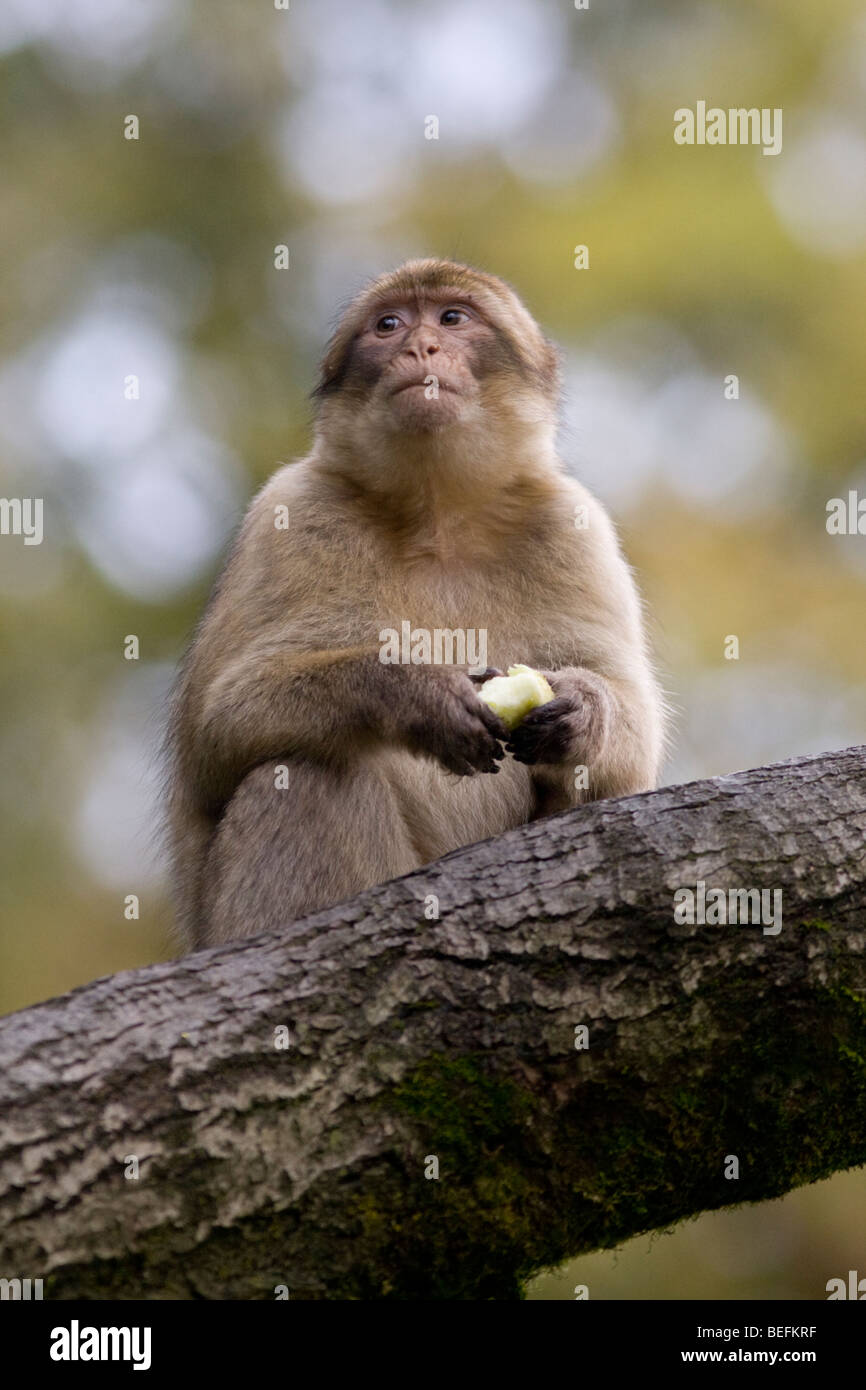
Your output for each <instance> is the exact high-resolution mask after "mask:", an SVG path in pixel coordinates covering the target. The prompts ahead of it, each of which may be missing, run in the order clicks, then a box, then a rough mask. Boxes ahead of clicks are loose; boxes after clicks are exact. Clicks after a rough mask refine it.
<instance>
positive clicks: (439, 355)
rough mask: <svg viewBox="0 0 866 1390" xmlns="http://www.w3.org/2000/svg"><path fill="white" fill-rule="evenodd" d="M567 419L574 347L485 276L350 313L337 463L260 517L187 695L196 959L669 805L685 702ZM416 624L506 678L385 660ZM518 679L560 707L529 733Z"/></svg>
mask: <svg viewBox="0 0 866 1390" xmlns="http://www.w3.org/2000/svg"><path fill="white" fill-rule="evenodd" d="M559 393H560V367H559V357H558V352H557V350H556V348H555V347H554V345H553V344H552V343H551V341H550V340H549V339H548V338H547V337H546V336H545V335H544V334H543V333H542V331H541V329H540V328H539V327H538V325H537V323H536V322H535V319H534V318H533V317H532V315H531V314H530V312H529V311H528V310H527V309H526V307H525V306H524V304H523V303H522V301H521V300H520V299H519V298H518V296H517V294H516V292H515V291H514V290H513V289H512V288H511V287H510V286H509V285H508V284H506V283H505V282H504V281H503V280H500V279H499V278H498V277H496V276H494V275H492V274H489V273H487V272H485V271H480V270H475V269H473V268H470V267H469V266H466V265H463V264H460V263H457V262H452V261H444V260H438V259H432V258H431V259H420V260H412V261H408V262H406V263H405V264H404V265H402V266H400V267H399V268H397V269H396V270H394V271H391V272H388V273H387V274H384V275H382V276H379V277H378V278H377V279H374V280H373V281H372V282H371V283H369V284H368V285H367V287H366V288H365V289H363V290H362V291H361V293H360V294H359V295H358V296H357V297H356V298H355V299H354V300H353V302H352V303H351V304H350V305H349V307H348V308H347V310H346V311H345V313H344V314H343V316H342V318H341V319H340V321H339V323H338V324H337V327H336V330H335V332H334V333H333V336H332V338H331V340H330V342H329V344H328V346H327V348H326V351H325V355H324V358H323V361H322V364H321V371H320V376H319V381H318V385H317V386H316V388H315V390H314V392H313V397H312V399H313V402H314V410H315V419H314V430H313V440H312V446H311V449H310V452H309V454H308V455H307V457H305V458H304V459H302V460H300V461H298V462H294V463H291V464H288V465H285V466H283V467H281V468H280V469H279V470H278V471H277V472H276V473H275V474H274V476H273V477H272V478H271V479H270V481H268V482H267V483H266V484H265V486H264V487H263V488H262V489H261V491H260V492H259V493H258V494H257V496H256V497H255V498H254V499H253V501H252V503H251V505H250V507H249V510H248V512H247V514H246V516H245V518H244V520H243V522H242V524H241V527H240V530H239V532H238V535H237V537H236V539H235V542H234V544H233V546H232V548H231V550H230V553H229V556H228V559H227V561H226V564H225V567H224V569H223V571H222V573H221V575H220V577H219V578H218V580H217V582H216V585H215V588H214V591H213V593H212V595H211V598H210V601H209V603H208V605H207V607H206V609H205V612H204V616H203V618H202V620H201V622H200V624H199V627H198V629H197V631H196V634H195V636H194V638H193V641H192V644H191V647H190V649H189V651H188V653H187V655H186V657H185V659H184V661H183V663H182V665H181V669H180V674H179V677H178V679H177V682H176V686H175V689H174V693H173V698H172V710H171V716H170V732H169V746H170V757H171V771H170V777H169V794H168V828H169V838H170V847H171V859H172V877H173V882H174V886H175V894H176V899H177V909H178V910H177V918H178V925H179V930H180V936H181V940H182V943H183V945H184V947H185V948H186V949H199V948H203V947H207V946H215V945H220V944H222V943H224V942H226V941H230V940H233V939H235V938H239V937H249V936H253V935H255V934H257V933H259V932H263V931H266V930H273V929H276V928H279V927H284V926H286V925H287V924H289V923H291V922H293V921H295V920H297V919H298V918H300V917H303V916H305V915H306V914H308V913H311V912H313V911H316V910H318V909H321V908H325V907H328V906H332V905H333V904H335V903H338V902H341V901H345V900H347V899H350V898H352V897H354V896H355V895H356V894H358V893H360V892H361V891H362V890H364V889H366V888H370V887H372V886H374V885H376V884H379V883H382V882H385V881H387V880H389V879H393V878H397V877H399V876H401V875H403V874H407V873H410V872H411V871H412V870H415V869H418V868H420V867H421V866H423V865H426V864H429V863H431V862H432V861H434V860H436V859H439V858H441V857H442V856H443V855H445V854H447V853H449V852H451V851H453V850H455V849H457V848H459V847H461V846H464V845H467V844H471V843H474V842H477V841H479V840H482V839H486V838H490V837H492V836H496V835H499V834H501V833H502V832H504V831H505V830H508V829H510V828H512V827H514V826H518V825H522V824H526V823H528V822H530V821H532V820H536V819H538V818H539V817H541V816H546V815H550V814H553V813H555V812H557V811H562V810H565V809H567V808H569V807H571V806H574V805H577V804H580V803H581V802H583V801H588V800H597V799H600V798H604V797H611V796H622V795H626V794H629V793H633V792H640V791H645V790H650V789H652V788H653V787H654V786H655V785H656V782H657V778H658V775H659V768H660V762H661V757H662V753H663V744H664V739H665V704H664V699H663V696H662V693H661V690H660V687H659V683H658V679H657V676H656V674H655V671H654V667H653V663H652V660H651V656H650V652H649V643H648V639H647V635H646V631H645V624H644V620H643V609H642V603H641V600H640V598H639V596H638V591H637V587H636V583H635V580H634V577H633V575H632V572H631V570H630V568H629V566H628V564H627V562H626V560H625V558H624V556H623V554H622V551H621V548H620V545H619V541H618V538H617V536H616V533H615V530H614V527H613V524H612V522H611V520H610V518H609V517H608V515H607V512H606V511H605V509H604V508H603V506H602V505H601V503H600V502H599V501H598V500H597V499H596V498H595V497H594V496H593V495H591V494H590V492H589V491H588V490H587V489H586V488H584V487H583V486H582V485H581V484H580V483H579V482H578V481H577V480H576V479H575V478H573V477H572V476H571V475H570V474H569V473H568V472H567V471H566V468H565V466H564V464H563V463H562V461H561V459H560V457H559V455H558V453H557V448H556V440H555V434H556V424H557V409H558V401H559ZM404 623H410V624H411V625H412V631H413V632H416V631H422V630H424V631H428V632H429V631H432V630H441V631H442V632H445V633H446V634H454V633H455V632H464V631H466V630H468V629H471V630H472V631H474V632H476V633H479V632H482V633H483V634H484V635H485V637H486V659H487V662H488V663H489V664H485V666H484V669H483V670H480V669H474V667H473V666H471V665H470V663H468V662H466V661H460V662H455V661H453V660H452V661H445V660H443V661H441V662H440V663H439V664H436V663H435V662H432V661H426V662H424V661H419V660H417V657H413V659H411V660H405V659H402V660H399V661H393V660H392V661H388V660H385V659H384V658H383V639H384V637H385V635H386V634H387V633H388V632H392V631H400V630H401V625H402V624H404ZM473 654H475V653H473ZM451 655H452V657H453V655H454V652H453V648H452V651H451ZM457 655H458V656H460V655H461V653H460V651H459V650H458V652H457ZM463 655H465V652H464V653H463ZM516 663H523V664H526V665H529V666H532V667H534V668H536V669H539V670H541V671H542V672H543V674H544V675H545V676H546V678H547V680H548V681H549V683H550V685H551V687H552V689H553V692H554V697H555V698H554V699H553V700H552V701H551V702H549V703H548V704H546V705H541V706H539V707H538V708H537V709H535V710H533V711H532V712H530V714H529V715H528V716H527V717H526V718H525V719H524V720H523V722H522V723H521V724H519V725H518V726H517V728H516V729H514V730H513V731H511V732H509V730H508V729H506V727H505V726H504V725H503V724H502V723H501V722H500V720H499V719H498V718H497V716H496V715H495V714H494V713H493V712H492V710H490V709H488V707H487V706H486V705H485V704H484V702H483V701H482V700H481V698H480V696H479V693H478V691H479V680H480V679H481V678H482V677H484V676H485V675H487V674H490V673H493V672H501V670H502V669H504V668H505V667H506V666H507V665H509V664H516ZM476 665H477V663H476Z"/></svg>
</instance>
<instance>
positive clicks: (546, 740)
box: [506, 695, 574, 763]
mask: <svg viewBox="0 0 866 1390" xmlns="http://www.w3.org/2000/svg"><path fill="white" fill-rule="evenodd" d="M573 709H574V706H573V704H572V702H571V700H570V699H569V698H568V697H567V696H565V695H563V696H560V697H559V698H558V699H556V700H550V701H549V702H548V703H547V704H546V705H539V706H538V708H537V709H534V710H531V711H530V713H529V714H528V715H527V716H526V718H525V719H524V720H523V721H522V723H520V724H518V726H517V728H516V729H513V730H512V731H511V735H510V737H509V739H508V742H507V744H506V747H507V748H508V751H509V753H511V755H512V756H513V757H514V758H515V759H516V761H517V762H519V763H538V762H557V761H559V759H560V758H563V757H565V755H566V753H567V751H568V748H569V745H570V741H571V739H570V732H571V731H570V728H569V724H568V716H569V715H570V714H572V713H573Z"/></svg>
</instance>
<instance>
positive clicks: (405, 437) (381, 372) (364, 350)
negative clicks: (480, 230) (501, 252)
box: [315, 260, 559, 457]
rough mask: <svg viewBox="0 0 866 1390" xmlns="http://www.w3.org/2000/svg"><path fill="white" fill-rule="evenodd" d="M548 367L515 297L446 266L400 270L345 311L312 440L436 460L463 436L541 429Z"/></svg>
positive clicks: (421, 263)
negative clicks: (430, 452)
mask: <svg viewBox="0 0 866 1390" xmlns="http://www.w3.org/2000/svg"><path fill="white" fill-rule="evenodd" d="M558 390H559V373H558V365H557V357H556V352H555V349H554V348H553V346H552V344H551V343H549V342H548V340H547V339H546V338H545V337H544V335H543V334H542V332H541V330H540V329H539V327H538V325H537V324H536V322H535V320H534V319H533V318H532V316H531V314H529V312H528V311H527V310H526V309H525V308H524V306H523V304H522V303H521V302H520V300H519V299H518V297H517V295H516V294H515V293H514V291H513V290H512V289H511V288H510V287H509V286H508V285H506V284H505V282H504V281H502V280H499V279H497V278H496V276H493V275H487V274H485V273H483V272H481V271H477V270H473V269H471V268H470V267H469V266H465V265H460V264H457V263H456V262H453V261H440V260H417V261H407V262H406V264H405V265H402V266H400V267H399V268H398V269H397V270H394V271H391V272H390V273H388V274H386V275H382V276H380V277H379V278H378V279H377V280H374V281H373V282H372V283H371V284H370V285H369V286H368V288H367V289H366V290H364V291H363V292H362V293H361V294H360V295H359V296H358V297H357V298H356V299H355V300H354V301H353V303H352V304H351V305H350V306H349V308H348V309H347V310H346V312H345V313H344V315H343V317H342V319H341V321H340V323H339V325H338V327H337V330H336V332H335V334H334V336H333V338H332V339H331V342H330V344H329V345H328V349H327V352H326V354H325V358H324V361H323V362H322V369H321V379H320V382H319V385H318V387H317V389H316V392H315V399H316V401H317V404H318V410H319V431H320V435H327V437H328V438H329V440H330V441H331V442H334V441H336V442H337V443H338V445H343V446H354V448H358V447H359V446H360V451H361V452H362V453H363V454H365V455H366V454H367V452H368V451H369V450H370V449H373V450H374V451H376V452H377V453H379V454H380V455H381V452H382V450H383V448H384V450H385V451H387V450H388V445H389V443H391V444H394V443H396V442H398V441H399V442H400V444H401V445H402V446H403V447H404V449H406V448H408V450H409V452H410V454H411V453H415V454H418V453H419V451H423V450H424V449H425V447H429V446H431V445H432V446H433V448H434V450H435V452H436V453H437V455H438V456H440V457H441V456H443V454H444V453H445V452H447V451H449V449H450V446H452V445H454V446H456V447H458V448H461V449H462V448H463V445H464V444H466V443H469V442H470V439H471V437H472V436H475V437H476V438H478V439H479V440H480V439H481V438H486V439H487V441H488V442H499V443H501V442H502V439H503V435H505V436H507V437H508V438H509V439H511V440H512V442H513V441H514V439H515V438H516V437H517V436H519V435H520V434H521V432H523V433H526V434H527V436H529V435H531V434H533V433H537V432H538V430H539V429H540V428H542V427H544V428H546V427H548V426H549V425H550V424H551V422H552V420H553V413H554V407H555V404H556V399H557V395H558Z"/></svg>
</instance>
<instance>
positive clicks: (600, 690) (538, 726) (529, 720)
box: [506, 667, 613, 767]
mask: <svg viewBox="0 0 866 1390" xmlns="http://www.w3.org/2000/svg"><path fill="white" fill-rule="evenodd" d="M541 674H542V675H543V676H544V677H545V678H546V680H548V681H549V683H550V685H551V688H552V690H553V692H554V695H555V696H556V698H555V699H553V700H550V701H548V703H547V704H546V705H539V706H538V707H537V708H536V709H534V710H530V712H529V714H527V716H526V718H525V719H523V720H522V721H521V723H520V724H518V726H517V728H516V729H513V730H512V731H511V733H510V734H509V736H508V741H507V744H506V747H507V748H508V751H509V752H510V753H512V754H513V755H514V758H515V759H516V761H517V762H519V763H529V764H536V763H553V764H561V763H570V762H575V763H583V764H586V766H587V767H588V766H590V765H591V764H592V763H594V762H595V761H596V760H597V759H598V758H600V757H601V755H602V753H603V752H604V748H605V744H606V743H607V736H608V731H609V729H610V723H611V716H612V714H613V700H612V696H611V694H610V691H609V690H608V687H607V682H606V681H605V680H604V679H603V677H602V676H597V675H596V674H595V672H594V671H586V670H583V669H582V668H577V667H567V668H566V669H565V670H563V671H542V672H541Z"/></svg>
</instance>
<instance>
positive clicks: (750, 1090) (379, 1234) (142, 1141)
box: [0, 748, 866, 1299]
mask: <svg viewBox="0 0 866 1390" xmlns="http://www.w3.org/2000/svg"><path fill="white" fill-rule="evenodd" d="M864 843H866V748H855V749H849V750H847V751H844V752H838V753H831V754H828V755H826V756H823V757H811V758H801V759H795V760H793V761H790V762H786V763H781V764H778V765H775V766H773V767H769V768H759V769H756V770H753V771H750V772H743V773H739V774H737V775H734V776H728V777H722V778H718V779H715V780H712V781H703V782H694V783H690V784H688V785H686V786H677V787H667V788H665V789H663V790H661V791H657V792H653V793H650V794H647V795H644V796H634V797H627V798H624V799H622V800H617V801H607V802H601V803H597V804H595V805H590V806H587V807H584V808H581V809H579V810H576V811H572V812H568V813H566V814H564V815H561V816H557V817H554V818H552V819H550V820H546V821H543V822H539V823H536V824H534V825H530V826H526V827H524V828H521V829H519V830H515V831H512V832H510V833H509V834H507V835H504V836H502V837H501V838H499V839H496V840H490V841H486V842H485V843H483V844H480V845H474V846H471V847H470V848H468V849H465V850H461V851H458V852H457V853H455V854H452V855H450V856H448V857H447V858H446V859H443V860H440V861H439V862H438V863H436V864H434V865H432V866H430V867H429V868H427V869H425V870H423V871H420V872H418V873H415V874H412V875H410V876H408V877H407V878H403V879H399V880H396V881H395V882H393V883H387V884H384V885H383V886H381V887H379V888H376V889H374V890H372V891H370V892H367V893H364V894H363V895H362V896H361V897H359V898H357V899H356V900H354V901H353V902H350V903H347V904H345V905H343V906H340V907H337V908H334V909H332V910H329V911H326V912H320V913H318V914H316V915H315V916H313V917H310V918H308V919H307V920H305V921H303V922H299V923H296V924H294V925H292V926H287V928H286V930H285V931H284V932H281V933H278V934H270V935H267V936H262V937H258V938H257V939H255V940H252V941H247V942H241V943H238V944H234V945H232V946H230V947H225V948H220V949H218V950H210V951H204V952H201V953H200V954H198V955H195V956H192V957H188V958H186V959H184V960H180V961H175V962H171V963H168V964H161V965H156V966H151V967H148V968H146V969H142V970H134V971H129V972H126V973H124V974H120V975H116V976H113V977H110V978H106V979H102V980H97V981H95V982H94V983H93V984H91V985H87V986H86V987H84V988H82V989H78V990H75V991H74V992H73V993H71V994H68V995H66V996H64V997H63V998H61V999H54V1000H51V1001H49V1002H48V1003H45V1004H40V1005H38V1006H36V1007H34V1008H31V1009H27V1010H25V1011H23V1012H22V1013H19V1014H15V1015H12V1016H11V1017H9V1018H6V1019H5V1020H3V1021H2V1022H0V1076H2V1080H0V1120H2V1140H0V1225H2V1237H0V1274H3V1275H4V1276H6V1277H12V1276H14V1275H18V1276H21V1277H26V1276H30V1277H39V1276H43V1277H44V1278H46V1280H47V1282H46V1296H50V1297H54V1298H74V1297H75V1298H97V1297H108V1298H136V1297H147V1298H213V1299H221V1298H262V1299H265V1298H273V1297H274V1289H275V1286H276V1285H281V1284H284V1285H287V1286H288V1289H289V1290H290V1294H291V1297H293V1298H404V1299H408V1298H457V1299H477V1298H510V1297H516V1296H519V1293H520V1289H521V1284H522V1281H523V1280H525V1279H526V1277H527V1276H528V1275H530V1274H531V1273H532V1272H534V1271H536V1270H538V1269H539V1268H542V1267H545V1266H549V1265H552V1264H556V1263H558V1262H560V1261H562V1260H564V1259H566V1258H567V1257H568V1256H572V1255H575V1254H578V1253H580V1252H582V1251H588V1250H593V1249H597V1248H601V1247H606V1246H611V1245H613V1244H615V1243H618V1242H620V1241H622V1240H623V1239H624V1238H626V1237H628V1236H632V1235H635V1234H637V1233H638V1232H643V1231H647V1230H650V1229H652V1228H657V1227H663V1226H668V1225H670V1224H671V1223H673V1222H675V1221H677V1220H679V1219H680V1218H682V1217H686V1216H689V1215H690V1214H694V1213H697V1212H700V1211H704V1210H707V1209H711V1208H715V1207H721V1206H724V1205H727V1204H730V1203H733V1202H738V1201H743V1200H750V1201H755V1200H759V1199H762V1198H768V1197H773V1196H776V1195H779V1194H781V1193H783V1192H786V1191H787V1190H788V1189H790V1188H792V1187H795V1186H797V1185H798V1184H801V1183H805V1182H811V1181H814V1180H815V1179H817V1178H822V1177H825V1176H826V1175H828V1174H829V1173H832V1172H833V1171H834V1170H836V1169H841V1168H847V1167H850V1166H851V1165H854V1164H858V1163H862V1162H864V1161H866V1004H864V996H866V951H864V946H866V916H864V907H866V856H864ZM698 880H703V881H705V882H706V884H707V885H708V887H722V888H732V887H737V888H769V889H775V888H780V889H781V890H782V893H783V926H782V930H781V932H780V933H779V934H778V935H775V936H774V935H765V934H764V933H763V931H762V927H761V926H760V925H740V926H734V925H727V926H714V925H678V924H677V923H676V922H675V920H674V916H673V904H672V900H673V893H674V891H675V889H677V888H679V887H683V886H692V887H694V886H695V885H696V883H697V881H698ZM431 894H435V895H436V898H438V902H439V913H440V916H439V919H438V920H430V919H428V917H427V916H425V904H429V902H430V899H429V898H428V895H431ZM428 910H429V908H428ZM579 1025H585V1026H586V1027H587V1028H588V1030H589V1047H588V1048H587V1049H584V1050H578V1049H577V1048H576V1046H575V1041H576V1035H575V1028H576V1026H579ZM283 1027H287V1028H288V1030H289V1038H290V1043H291V1045H290V1046H289V1047H288V1048H287V1049H280V1048H278V1047H277V1046H275V1039H277V1038H278V1037H279V1034H278V1033H276V1032H275V1030H279V1029H280V1028H283ZM578 1039H579V1035H578ZM131 1155H135V1156H137V1158H138V1161H139V1165H140V1176H139V1177H138V1179H130V1178H127V1177H126V1176H125V1170H126V1169H128V1167H129V1163H128V1158H129V1156H131ZM728 1155H734V1156H736V1157H737V1159H738V1160H739V1178H738V1179H732V1178H726V1177H725V1168H726V1157H727V1156H728ZM430 1156H436V1158H438V1163H439V1176H438V1180H436V1179H432V1178H426V1177H425V1166H426V1167H427V1168H428V1170H429V1168H430V1167H431V1166H432V1165H430V1163H429V1158H430ZM729 1167H730V1166H729ZM49 1276H50V1277H49Z"/></svg>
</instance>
